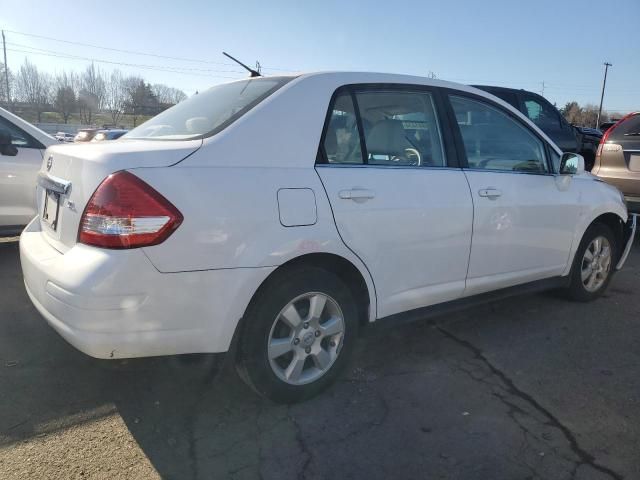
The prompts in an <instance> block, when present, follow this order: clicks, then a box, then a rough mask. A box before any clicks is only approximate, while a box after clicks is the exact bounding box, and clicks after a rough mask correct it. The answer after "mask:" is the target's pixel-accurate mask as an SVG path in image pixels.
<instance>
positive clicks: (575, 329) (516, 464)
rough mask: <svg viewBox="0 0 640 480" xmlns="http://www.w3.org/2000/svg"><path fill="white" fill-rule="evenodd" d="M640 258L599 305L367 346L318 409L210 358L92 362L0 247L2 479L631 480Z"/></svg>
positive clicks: (544, 297) (449, 320)
mask: <svg viewBox="0 0 640 480" xmlns="http://www.w3.org/2000/svg"><path fill="white" fill-rule="evenodd" d="M639 280H640V245H635V246H634V250H633V252H632V255H631V257H630V259H629V262H628V264H627V266H626V267H625V269H624V270H623V271H622V272H620V273H619V274H617V275H616V277H615V278H614V280H613V282H612V284H611V286H610V288H609V291H608V293H607V295H606V297H605V298H602V299H600V300H598V301H596V302H595V303H591V304H576V303H570V302H567V301H565V300H563V299H561V298H557V297H556V296H554V295H553V294H550V293H543V294H535V295H526V296H521V297H514V298H511V299H508V300H502V301H499V302H495V303H492V304H488V305H486V306H483V307H480V308H475V309H473V310H466V311H462V312H459V313H456V314H453V315H448V316H446V317H439V318H435V319H431V320H430V321H423V322H417V323H413V324H408V325H402V326H398V327H397V328H393V329H391V328H376V329H372V330H370V331H369V332H368V333H367V335H366V336H365V337H364V338H362V339H361V340H360V341H359V342H358V347H357V351H356V352H355V355H354V357H353V360H352V362H351V365H350V366H349V368H348V369H347V370H346V371H345V373H344V374H343V375H342V377H341V379H340V380H339V381H338V382H337V384H336V385H335V386H334V387H333V388H331V389H329V390H328V391H326V392H325V393H324V394H322V395H320V396H319V397H317V398H314V399H312V400H310V401H308V402H305V403H302V404H297V405H291V406H286V405H274V404H272V403H270V402H268V401H266V400H262V399H260V398H257V397H256V396H255V395H254V394H253V393H252V392H251V391H250V390H249V389H248V388H247V387H245V386H244V384H243V383H242V382H241V381H240V380H239V379H237V377H236V376H235V374H234V372H233V371H232V369H231V368H229V367H228V365H226V364H225V363H224V362H223V358H222V357H221V356H206V357H197V358H194V357H186V358H170V359H167V358H161V359H142V360H136V361H118V362H108V361H99V360H94V359H91V358H89V357H86V356H84V355H83V354H81V353H79V352H77V351H75V350H74V349H73V348H72V347H71V346H69V345H67V344H66V343H65V341H64V340H62V339H61V338H60V337H59V336H58V335H57V334H56V333H55V332H54V331H53V330H51V329H50V328H49V327H48V326H47V325H46V324H45V322H44V320H43V319H41V318H40V316H39V315H38V314H37V312H36V311H35V310H34V308H33V307H32V306H31V304H30V303H29V301H28V299H27V297H26V294H25V292H24V287H23V285H22V277H21V273H20V269H19V262H18V252H17V244H15V243H11V242H8V243H1V244H0V287H1V289H0V305H1V306H2V310H1V313H0V478H2V479H23V478H30V479H36V478H96V479H98V478H105V479H106V478H109V479H112V478H135V479H147V478H150V479H156V478H166V479H226V478H229V479H254V478H260V479H289V478H292V479H296V478H297V479H323V478H340V479H343V478H344V479H348V478H354V479H356V478H367V479H386V478H429V479H438V478H451V479H484V478H487V479H489V478H490V479H523V480H524V479H558V480H564V479H567V480H568V479H577V480H600V479H622V478H625V479H636V478H640V455H639V454H638V452H640V349H639V348H638V344H639V342H640V295H639V293H640V291H639V287H638V286H637V285H638V283H639V282H638V281H639Z"/></svg>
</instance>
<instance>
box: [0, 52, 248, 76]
mask: <svg viewBox="0 0 640 480" xmlns="http://www.w3.org/2000/svg"><path fill="white" fill-rule="evenodd" d="M7 51H10V52H17V53H27V54H30V55H43V56H45V57H56V58H67V59H70V60H84V61H87V62H95V63H106V64H109V65H120V66H125V67H135V68H142V69H145V70H155V71H159V72H168V73H180V74H182V75H191V76H195V77H205V78H212V77H215V78H227V79H231V80H237V79H238V78H240V77H230V76H227V75H214V74H204V73H194V72H189V71H183V70H180V67H176V68H173V67H159V66H156V65H142V64H136V63H125V62H113V61H110V60H101V59H97V58H89V57H80V56H76V55H65V54H55V53H45V52H34V51H28V50H20V49H14V48H7Z"/></svg>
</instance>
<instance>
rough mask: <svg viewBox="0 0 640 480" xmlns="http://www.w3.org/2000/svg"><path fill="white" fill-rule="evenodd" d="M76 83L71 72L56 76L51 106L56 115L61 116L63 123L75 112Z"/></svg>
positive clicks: (76, 102)
mask: <svg viewBox="0 0 640 480" xmlns="http://www.w3.org/2000/svg"><path fill="white" fill-rule="evenodd" d="M77 83H78V82H77V78H76V76H75V75H74V74H73V72H72V73H67V72H65V71H63V72H62V73H60V74H58V75H56V78H55V96H54V99H53V104H54V107H55V108H56V110H57V111H58V113H60V115H62V118H63V120H64V123H68V122H69V117H71V114H72V113H73V112H75V111H76V108H77V104H78V101H77V97H76V86H77Z"/></svg>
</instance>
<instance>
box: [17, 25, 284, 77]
mask: <svg viewBox="0 0 640 480" xmlns="http://www.w3.org/2000/svg"><path fill="white" fill-rule="evenodd" d="M5 31H6V32H9V33H15V34H16V35H24V36H26V37H33V38H40V39H44V40H51V41H54V42H61V43H67V44H69V45H78V46H82V47H89V48H97V49H100V50H109V51H112V52H119V53H128V54H131V55H143V56H147V57H155V58H164V59H167V60H176V61H182V62H193V63H208V64H213V65H225V66H234V64H231V63H228V62H216V61H213V60H201V59H196V58H187V57H173V56H169V55H159V54H156V53H149V52H140V51H136V50H125V49H121V48H113V47H104V46H101V45H94V44H91V43H83V42H76V41H71V40H63V39H61V38H54V37H47V36H45V35H37V34H34V33H26V32H18V31H16V30H5ZM263 68H265V69H267V70H281V71H291V70H292V69H289V68H276V67H263Z"/></svg>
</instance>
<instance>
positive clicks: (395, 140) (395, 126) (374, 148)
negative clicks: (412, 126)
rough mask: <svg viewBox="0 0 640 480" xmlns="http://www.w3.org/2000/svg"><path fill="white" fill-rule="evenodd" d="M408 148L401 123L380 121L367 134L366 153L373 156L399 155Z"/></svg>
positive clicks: (387, 120)
mask: <svg viewBox="0 0 640 480" xmlns="http://www.w3.org/2000/svg"><path fill="white" fill-rule="evenodd" d="M408 146H409V144H408V142H407V139H406V138H405V132H404V128H403V127H402V122H400V121H398V120H389V119H386V120H381V121H379V122H378V123H376V124H375V125H373V127H371V129H370V130H369V132H368V133H367V151H368V152H369V153H370V154H374V155H376V154H377V155H401V154H403V153H404V150H405V148H407V147H408Z"/></svg>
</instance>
